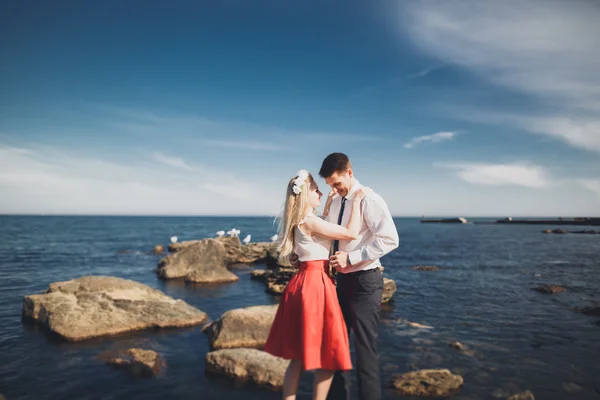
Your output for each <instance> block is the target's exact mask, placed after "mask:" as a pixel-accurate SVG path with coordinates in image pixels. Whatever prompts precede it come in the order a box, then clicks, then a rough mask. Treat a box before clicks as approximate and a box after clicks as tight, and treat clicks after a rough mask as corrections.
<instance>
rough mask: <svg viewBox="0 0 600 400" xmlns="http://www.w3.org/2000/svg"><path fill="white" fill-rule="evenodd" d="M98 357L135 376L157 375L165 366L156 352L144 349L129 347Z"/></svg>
mask: <svg viewBox="0 0 600 400" xmlns="http://www.w3.org/2000/svg"><path fill="white" fill-rule="evenodd" d="M100 358H101V359H102V360H103V361H104V362H105V363H107V364H109V365H112V366H114V367H118V368H123V369H126V370H127V371H129V373H130V374H132V375H133V376H136V377H148V376H156V375H158V374H159V373H160V372H161V371H162V370H163V369H164V367H165V363H164V361H163V360H162V359H161V358H160V356H159V355H158V353H157V352H155V351H153V350H144V349H137V348H133V349H129V350H124V351H117V352H108V353H105V354H102V355H101V356H100Z"/></svg>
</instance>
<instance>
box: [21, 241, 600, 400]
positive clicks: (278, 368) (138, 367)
mask: <svg viewBox="0 0 600 400" xmlns="http://www.w3.org/2000/svg"><path fill="white" fill-rule="evenodd" d="M168 251H169V254H167V255H166V256H165V257H163V258H162V259H160V260H159V261H158V264H157V267H156V270H155V273H156V275H157V277H158V278H160V279H165V280H170V279H182V280H184V281H186V282H190V283H201V284H213V285H214V284H235V282H237V281H239V280H240V277H239V276H238V275H236V274H235V273H233V272H232V271H231V270H232V269H235V268H236V266H238V265H240V264H246V265H253V264H255V265H258V264H260V266H265V267H266V268H264V269H253V270H252V272H251V273H249V274H241V276H242V278H244V276H245V279H256V280H260V281H262V282H264V284H265V291H267V292H268V293H271V294H273V295H275V296H276V295H279V294H281V293H282V291H283V290H284V289H285V287H286V285H287V283H288V282H289V280H290V279H291V278H292V277H293V276H294V275H295V274H296V272H297V270H296V269H294V268H292V267H291V266H290V265H289V263H287V262H286V260H282V259H280V257H279V254H278V253H277V248H276V245H275V244H274V243H252V244H245V245H243V244H242V243H241V242H240V240H239V238H238V237H237V236H229V237H218V238H207V239H202V240H194V241H188V242H182V243H174V244H171V245H169V246H168ZM158 254H160V253H158ZM412 269H413V270H415V271H438V270H440V268H439V267H436V266H422V265H417V266H414V267H413V268H412ZM149 273H150V271H149ZM380 273H382V274H384V269H383V268H381V271H380ZM414 273H415V274H421V273H422V274H427V273H429V272H414ZM383 281H384V293H383V298H382V305H384V304H386V303H389V302H390V301H391V300H392V299H393V296H394V294H395V293H396V291H397V286H396V283H395V282H394V281H393V280H391V279H388V278H385V277H384V278H383ZM534 289H535V290H537V291H539V292H542V293H560V292H562V291H564V290H565V288H563V287H560V286H553V285H541V286H538V287H536V288H534ZM276 311H277V305H260V304H258V305H253V306H249V307H244V308H236V309H231V310H229V311H226V312H224V313H223V314H222V315H221V316H219V317H218V318H216V319H215V320H214V321H212V322H209V323H208V324H206V325H205V326H204V327H203V332H204V333H205V334H206V340H207V342H208V346H209V349H210V350H209V352H208V353H207V354H206V357H205V369H206V372H207V374H208V375H209V376H210V375H213V374H215V375H220V376H225V377H228V378H229V379H232V380H235V381H236V382H248V383H252V384H253V385H256V386H258V387H260V388H266V389H268V390H280V389H281V387H282V385H283V377H284V373H285V370H286V368H287V365H288V364H289V361H287V360H284V359H281V358H277V357H274V356H272V355H270V354H267V353H265V352H264V351H262V348H263V346H264V344H265V342H266V340H267V337H268V334H269V330H270V328H271V325H272V323H273V319H274V316H275V313H276ZM575 311H578V312H581V313H583V314H585V315H591V316H596V315H600V313H598V311H597V309H596V308H593V307H587V308H583V309H577V310H575ZM22 313H23V317H24V318H26V319H32V320H34V321H36V322H37V323H39V324H42V325H44V326H46V327H47V328H48V329H49V330H50V331H52V332H54V333H56V334H58V335H59V336H60V337H62V338H64V339H66V340H68V341H81V340H85V339H91V338H95V337H100V336H108V335H115V334H119V333H124V332H128V331H136V330H143V329H152V328H167V327H173V328H176V327H185V326H194V325H202V324H204V323H206V322H207V321H208V320H209V318H208V316H207V315H206V313H204V312H202V311H200V310H198V309H197V308H195V307H193V306H191V305H189V304H188V303H186V302H184V301H182V300H177V299H174V298H171V297H169V296H167V295H165V294H164V293H162V292H161V291H159V290H156V289H152V288H150V287H148V286H146V285H143V284H141V283H138V282H134V281H130V280H126V279H120V278H115V277H109V276H84V277H81V278H78V279H74V280H71V281H65V282H56V283H52V284H50V286H49V288H48V290H47V291H46V292H45V293H43V294H33V295H29V296H25V298H24V300H23V310H22ZM386 325H387V323H386ZM395 328H396V329H399V330H402V331H403V332H404V333H405V335H416V334H418V333H423V332H430V331H432V330H433V329H434V327H432V326H429V325H426V324H423V323H417V322H410V321H406V320H399V321H397V324H396V325H395ZM416 339H417V338H415V340H416ZM420 340H421V341H420V342H419V343H420V344H421V345H422V346H425V347H427V345H428V344H427V343H429V344H432V343H433V342H431V340H429V342H428V339H420ZM415 343H417V342H416V341H415ZM448 345H449V346H450V347H451V348H453V349H455V350H456V351H458V352H460V353H461V354H464V355H465V356H467V357H474V354H475V352H474V351H473V350H472V349H471V348H470V346H468V345H464V344H462V343H460V342H457V341H452V342H448V344H447V346H448ZM426 356H427V357H425V358H423V359H419V360H413V361H411V365H410V366H409V368H408V370H407V371H405V372H398V373H395V374H394V375H393V376H392V377H391V379H389V380H388V381H387V382H385V383H384V385H385V386H386V387H387V390H390V391H392V392H393V393H395V394H396V395H397V396H413V397H429V398H432V397H433V398H439V397H449V396H453V395H456V394H458V393H459V392H460V390H461V388H462V387H463V386H464V385H465V381H467V383H466V384H468V379H466V378H465V377H464V376H465V373H464V371H461V370H460V369H455V370H451V369H449V368H448V367H449V366H447V365H444V364H443V360H442V359H441V358H440V357H438V358H439V360H438V359H436V358H435V354H432V353H427V354H426ZM99 358H100V359H101V361H103V362H104V363H106V364H107V365H109V366H112V367H115V368H120V369H124V370H125V371H127V372H128V373H130V374H131V375H132V376H135V377H155V376H159V375H161V374H163V373H164V371H165V367H166V362H165V360H164V359H163V357H162V356H161V355H160V354H159V353H157V352H156V351H154V350H150V349H145V348H141V347H138V346H135V345H134V346H128V348H124V349H121V350H118V351H109V352H105V353H102V354H101V355H100V356H99ZM382 367H383V366H382ZM385 368H388V367H385ZM393 368H394V370H395V369H398V368H399V367H398V366H393ZM431 368H438V369H431ZM494 397H495V398H505V399H508V398H510V399H513V400H515V399H533V398H534V397H533V394H531V392H528V391H524V392H518V391H513V392H512V393H509V394H507V395H506V396H503V397H497V396H494Z"/></svg>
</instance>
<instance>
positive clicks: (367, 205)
mask: <svg viewBox="0 0 600 400" xmlns="http://www.w3.org/2000/svg"><path fill="white" fill-rule="evenodd" d="M359 188H362V185H361V184H360V183H359V182H358V181H357V182H356V184H355V185H354V186H352V189H350V191H349V192H348V194H347V195H346V204H345V206H344V214H343V216H342V221H341V225H342V226H346V225H347V224H348V221H349V220H350V214H351V212H352V199H353V198H354V193H355V192H356V191H357V190H358V189H359ZM341 205H342V198H341V197H340V196H339V195H337V194H336V195H335V197H334V198H333V200H332V202H331V206H330V207H329V215H328V216H327V221H329V222H332V223H334V224H337V221H338V214H339V212H340V207H341ZM361 210H362V221H361V224H360V231H359V236H358V238H357V239H356V240H340V241H339V250H340V251H345V252H346V253H348V256H349V260H350V264H351V265H349V266H348V267H346V268H342V269H338V272H340V273H342V274H347V273H350V272H356V271H361V270H369V269H373V268H377V267H379V266H380V265H381V263H380V262H379V259H380V258H381V257H383V256H384V255H386V254H388V253H389V252H390V251H392V250H394V249H395V248H397V247H398V244H399V238H398V231H397V230H396V225H395V224H394V220H393V219H392V215H391V214H390V210H389V209H388V206H387V204H386V203H385V201H384V200H383V198H382V197H381V196H380V195H378V194H377V193H375V192H371V193H369V194H368V195H366V196H365V198H364V199H363V202H362V206H361Z"/></svg>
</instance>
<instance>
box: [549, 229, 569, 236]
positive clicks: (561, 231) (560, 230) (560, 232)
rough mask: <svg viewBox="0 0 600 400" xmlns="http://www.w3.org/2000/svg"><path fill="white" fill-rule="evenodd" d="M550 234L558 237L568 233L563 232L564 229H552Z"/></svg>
mask: <svg viewBox="0 0 600 400" xmlns="http://www.w3.org/2000/svg"><path fill="white" fill-rule="evenodd" d="M552 233H557V234H559V235H564V234H565V233H569V231H567V230H565V229H554V230H553V231H552Z"/></svg>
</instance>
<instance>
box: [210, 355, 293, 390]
mask: <svg viewBox="0 0 600 400" xmlns="http://www.w3.org/2000/svg"><path fill="white" fill-rule="evenodd" d="M288 364H289V361H288V360H284V359H282V358H278V357H274V356H272V355H270V354H268V353H265V352H264V351H261V350H256V349H222V350H216V351H213V352H210V353H208V354H207V355H206V371H207V372H211V373H216V374H221V375H225V376H229V377H231V378H235V379H239V380H243V381H251V382H253V383H255V384H257V385H259V386H264V387H267V388H271V389H281V387H282V386H283V376H284V374H285V370H286V368H287V366H288Z"/></svg>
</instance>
